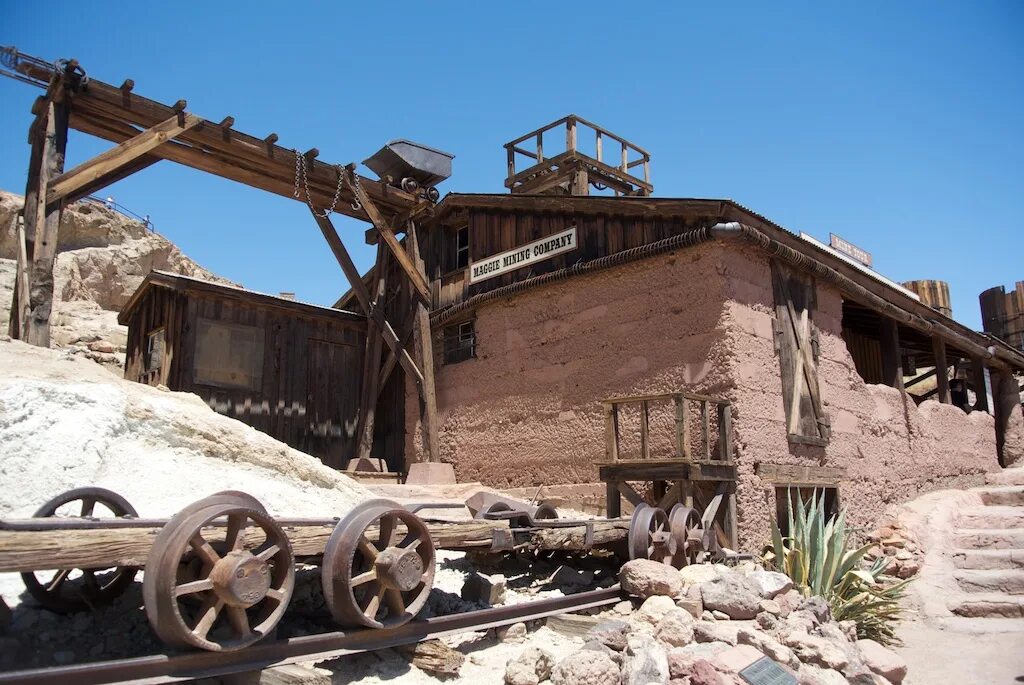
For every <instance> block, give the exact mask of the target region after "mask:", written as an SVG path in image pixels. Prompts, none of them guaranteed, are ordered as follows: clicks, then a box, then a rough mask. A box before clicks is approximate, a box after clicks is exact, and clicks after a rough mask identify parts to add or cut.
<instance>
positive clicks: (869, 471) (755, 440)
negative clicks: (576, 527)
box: [406, 243, 998, 551]
mask: <svg viewBox="0 0 1024 685" xmlns="http://www.w3.org/2000/svg"><path fill="white" fill-rule="evenodd" d="M817 300H818V301H817V304H818V309H817V311H816V312H815V314H814V322H815V324H816V325H817V326H818V327H819V329H820V341H821V360H820V364H819V380H820V385H821V391H822V395H823V400H824V403H825V407H826V411H827V412H828V413H829V414H830V416H831V419H832V430H833V434H832V440H831V444H829V445H828V446H827V447H825V448H817V447H811V446H792V447H791V446H790V445H789V442H788V440H787V438H786V432H785V409H784V407H783V402H782V381H781V377H780V370H779V363H778V360H777V357H776V356H775V352H774V348H773V341H772V323H771V320H772V319H771V317H772V313H773V310H774V296H773V294H772V290H771V274H770V269H769V265H768V260H767V258H766V257H765V256H764V255H763V253H760V252H758V251H756V250H754V249H753V248H749V247H746V246H743V245H742V244H739V243H732V244H727V243H712V244H707V245H703V246H700V247H698V248H695V249H690V250H684V251H681V252H678V253H675V254H671V255H665V256H660V257H655V258H652V259H648V260H643V261H639V262H634V263H632V264H627V265H623V266H621V267H617V268H614V269H609V270H605V271H601V272H598V273H594V274H589V275H586V276H582V277H575V278H572V279H569V280H567V281H562V282H559V283H556V284H552V285H549V286H546V287H540V288H535V289H531V290H527V291H525V292H524V293H522V294H520V295H518V296H516V297H514V298H510V299H505V300H498V301H496V302H493V303H489V304H487V305H485V306H482V307H481V308H479V309H478V310H477V319H476V332H477V350H478V358H477V359H473V360H469V361H466V362H462V363H458V364H452V365H447V366H441V365H440V364H438V365H437V366H436V387H437V399H438V408H439V418H440V424H441V425H440V441H441V451H442V454H441V458H442V460H443V461H447V462H451V463H452V464H454V466H455V471H456V475H457V477H458V479H459V480H460V481H481V482H484V483H486V484H488V485H492V486H495V487H505V488H512V487H528V486H538V485H541V484H547V485H557V484H574V483H575V484H588V483H593V482H594V481H596V480H597V469H596V468H595V467H594V466H593V462H595V461H600V460H603V459H604V453H605V446H604V418H603V413H602V409H601V405H600V401H601V400H603V399H605V398H608V397H611V396H615V395H628V394H639V393H659V392H671V391H676V390H680V389H682V390H687V391H690V392H698V393H703V394H708V395H713V396H726V397H728V398H729V399H730V400H731V401H732V402H733V417H734V418H733V426H734V430H735V445H736V451H737V460H738V468H739V474H740V483H739V492H738V498H739V524H740V537H741V541H742V542H743V544H742V546H743V547H744V548H745V549H746V550H748V551H758V550H759V548H760V547H761V545H762V544H763V543H764V542H766V541H767V540H768V534H769V521H770V517H771V516H773V515H774V512H775V493H774V486H773V485H771V484H768V483H764V482H762V481H761V480H760V479H759V478H758V477H757V476H756V475H755V474H754V465H755V463H757V462H768V463H776V464H799V465H808V466H818V465H822V466H837V467H845V468H846V469H847V473H848V479H847V481H846V482H845V483H843V484H842V485H841V487H840V498H841V501H842V504H844V505H848V506H849V507H850V517H851V520H852V522H853V523H854V524H855V525H864V526H868V525H870V524H871V523H873V521H874V519H875V518H877V516H878V515H879V514H881V513H882V511H883V509H884V508H885V507H886V506H887V505H888V504H890V503H893V502H899V501H904V500H907V499H910V498H912V497H915V496H916V495H918V494H919V493H921V492H925V491H929V490H935V489H939V488H947V487H961V486H968V485H974V484H977V483H980V482H982V480H983V474H984V473H985V472H988V471H994V470H996V469H997V468H998V463H997V460H996V447H995V431H994V424H993V420H992V418H991V416H989V415H988V414H985V413H974V414H971V415H967V414H964V413H963V412H962V411H960V410H959V409H957V408H955V407H952V406H949V405H941V404H939V403H937V402H931V401H929V402H925V403H924V404H922V405H921V407H920V408H919V407H916V406H914V403H913V401H911V400H909V399H907V400H906V403H904V401H903V398H902V396H901V395H900V393H899V392H898V391H896V390H894V389H892V388H888V387H884V386H875V385H871V386H869V385H866V384H865V383H864V381H863V380H862V379H861V378H860V376H859V375H858V374H857V372H856V370H855V368H854V364H853V360H852V359H851V357H850V355H849V353H848V352H847V349H846V345H845V343H844V342H843V340H842V338H841V329H842V326H841V317H842V298H841V296H840V294H839V293H838V291H836V290H834V289H833V288H831V287H830V286H829V285H827V284H825V283H819V284H818V294H817ZM438 347H439V346H438ZM407 399H408V402H409V405H408V410H407V412H406V416H407V417H408V420H409V430H408V431H407V433H406V435H407V441H408V442H407V454H409V455H419V454H421V452H422V451H421V449H420V433H419V429H418V416H419V410H418V407H417V404H416V403H417V400H416V396H415V392H414V389H413V388H411V387H410V392H408V393H407ZM670 422H671V417H667V416H659V417H656V418H654V419H652V427H651V432H652V436H654V435H665V436H668V435H670V431H668V430H664V431H662V430H660V429H662V428H668V427H669V425H670ZM654 449H655V451H656V452H658V451H659V450H670V449H671V445H670V444H668V442H667V440H666V441H664V442H663V443H661V444H659V443H657V442H656V443H655V444H654ZM417 458H418V457H417ZM592 489H593V488H592V486H587V487H586V488H584V489H583V491H586V492H587V493H588V494H589V493H591V491H592ZM581 492H582V491H581Z"/></svg>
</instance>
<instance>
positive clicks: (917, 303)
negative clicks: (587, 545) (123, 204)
mask: <svg viewBox="0 0 1024 685" xmlns="http://www.w3.org/2000/svg"><path fill="white" fill-rule="evenodd" d="M4 64H6V65H7V66H8V67H9V69H10V70H12V71H13V72H14V73H15V74H16V77H18V78H21V79H22V80H27V81H28V82H30V83H34V84H36V85H40V86H42V87H44V88H45V89H46V95H45V96H44V97H43V98H40V101H39V102H38V103H37V105H36V108H35V111H36V113H37V121H36V123H35V125H34V126H33V130H32V132H31V135H30V140H31V141H32V142H33V154H32V157H31V161H30V170H29V183H28V188H27V190H28V192H27V193H26V195H27V199H26V211H25V230H24V232H23V234H22V235H23V236H24V241H25V246H26V249H25V257H24V258H23V259H22V260H19V276H18V279H19V280H18V283H19V289H20V290H19V294H18V295H17V296H16V298H15V303H14V305H13V309H12V317H11V319H12V329H13V330H12V333H14V334H15V335H17V336H19V337H24V338H26V339H28V340H29V341H31V342H35V343H37V344H47V340H48V318H49V308H50V300H51V298H52V295H51V294H50V292H49V291H52V275H51V276H49V281H48V280H47V279H48V273H51V274H52V246H53V245H55V243H56V241H55V235H56V234H55V231H56V227H57V226H58V225H59V214H60V209H61V207H62V206H63V204H64V203H65V202H68V201H70V200H72V199H74V198H75V197H80V196H81V195H82V194H83V193H85V192H93V191H94V190H95V189H96V188H97V187H102V186H103V185H105V184H107V183H111V182H113V181H115V180H118V179H119V178H123V177H124V176H126V175H127V174H129V173H133V172H134V171H138V170H140V169H142V168H144V167H146V166H148V165H150V164H153V163H157V162H159V161H161V160H172V161H175V162H178V163H181V164H185V165H188V166H191V167H193V168H196V169H199V170H202V171H205V172H208V173H212V174H216V175H220V176H223V177H226V178H231V179H233V180H236V181H238V182H242V183H246V184H248V185H252V186H254V187H257V188H261V189H263V190H266V191H268V192H273V193H276V194H279V195H282V196H285V197H291V198H293V199H299V200H300V201H303V202H307V203H308V204H309V205H310V209H311V212H312V214H313V215H314V218H315V220H316V223H317V226H318V227H319V228H320V230H321V231H322V232H323V234H324V236H325V238H326V240H327V242H328V245H329V247H330V249H331V251H332V253H333V254H334V255H335V257H336V258H337V260H338V262H339V265H340V267H341V268H342V270H343V272H344V274H345V276H346V278H347V280H348V281H349V285H350V287H351V289H350V290H349V292H348V293H346V294H345V295H343V296H342V297H341V299H340V300H339V301H338V302H337V303H336V305H335V308H334V310H333V311H332V310H330V309H327V308H322V307H314V306H310V305H302V304H299V303H294V302H289V301H286V300H281V299H280V298H274V297H270V296H263V295H258V294H255V293H246V292H244V291H240V290H238V289H234V288H224V287H220V286H208V285H205V284H199V283H196V282H194V281H191V280H190V279H183V278H179V277H174V276H169V275H165V274H154V275H152V276H151V277H150V278H149V279H147V281H146V282H145V283H144V284H143V286H142V287H141V288H140V291H139V293H137V294H136V296H135V297H134V298H133V299H132V302H131V303H130V305H129V306H128V307H126V308H125V311H124V312H123V313H122V321H123V322H125V323H126V324H127V325H128V326H129V357H128V359H129V361H128V363H127V367H126V371H125V372H126V375H127V376H128V377H129V378H132V379H135V380H140V381H144V382H150V383H158V382H162V383H165V384H167V385H168V387H170V388H171V389H172V390H190V391H193V392H196V393H198V394H200V395H201V396H202V397H204V398H205V399H206V400H207V401H208V402H210V404H211V406H213V407H214V408H216V409H217V410H218V411H223V412H225V413H228V414H229V415H232V416H235V417H237V418H239V419H241V420H243V421H246V422H248V423H250V424H252V425H254V426H257V427H258V428H260V429H262V430H266V431H267V432H269V433H270V434H271V435H274V436H275V437H278V438H280V439H282V440H285V441H287V442H288V443H289V444H292V445H294V446H296V447H298V448H299V449H304V450H307V451H310V452H312V453H313V454H316V455H317V456H320V457H321V458H322V459H324V460H325V461H326V462H327V463H330V464H333V465H340V464H341V463H342V462H343V461H345V460H347V459H349V458H352V457H357V456H358V457H364V456H378V457H383V458H384V459H386V461H387V463H388V465H389V466H390V467H391V468H392V469H395V470H402V471H404V470H406V469H408V468H409V467H410V465H411V464H414V463H416V462H418V461H421V460H423V461H443V462H447V463H450V464H451V465H453V466H454V470H455V473H456V475H457V476H458V478H459V480H460V481H470V480H479V481H482V482H484V483H487V484H491V485H495V486H499V487H504V488H525V489H526V490H524V491H525V492H528V493H530V495H531V496H535V495H539V496H545V495H556V496H562V497H565V498H567V499H569V500H571V502H572V503H573V504H574V505H576V506H583V505H587V504H588V503H589V504H590V505H592V506H594V507H595V508H600V510H601V511H604V512H608V513H612V514H614V513H616V512H618V511H620V510H621V511H627V512H628V507H629V505H630V504H635V503H637V502H640V501H641V500H647V501H648V502H652V503H656V504H661V505H663V506H668V505H670V504H671V503H673V502H675V501H686V502H692V503H693V504H695V505H697V506H699V507H701V508H704V509H706V510H708V511H711V512H713V513H714V517H715V521H716V523H717V524H718V532H719V534H720V536H721V539H722V541H723V542H725V543H727V544H730V545H731V546H733V547H737V546H738V547H740V548H742V549H745V550H748V551H756V550H757V549H758V548H759V547H760V545H761V544H763V543H764V541H765V540H766V539H767V534H768V522H769V520H770V518H771V517H772V516H775V515H776V514H777V512H784V511H785V508H786V507H787V506H788V503H789V501H790V499H791V497H795V496H797V495H798V494H799V493H805V492H807V491H808V489H810V488H824V489H825V491H826V497H827V501H828V503H829V506H831V507H838V506H841V505H848V506H849V508H850V516H851V518H852V520H853V522H854V523H855V524H858V525H868V524H870V523H872V522H873V521H874V520H875V519H876V518H877V516H878V515H879V514H880V513H881V511H882V510H883V509H884V508H885V506H887V505H888V504H890V503H895V502H899V501H903V500H906V499H909V498H912V497H914V496H916V495H917V494H919V493H920V492H923V491H926V490H932V489H938V488H944V487H959V486H966V485H973V484H976V483H979V482H981V481H982V480H983V478H984V474H985V473H987V472H990V471H994V470H997V469H998V468H999V467H1000V463H1003V464H1008V463H1011V462H1013V461H1015V460H1016V459H1019V458H1024V454H1022V453H1024V415H1022V413H1021V407H1020V398H1019V386H1018V383H1017V381H1016V379H1015V378H1014V373H1016V372H1020V371H1022V370H1024V353H1022V352H1021V350H1019V349H1014V348H1013V347H1011V346H1010V345H1007V344H1006V343H1004V342H1003V341H1001V340H999V339H998V338H997V337H995V336H991V335H987V334H982V333H977V332H975V331H972V330H970V329H968V328H966V327H964V326H963V325H961V324H959V323H957V322H956V321H955V320H953V319H952V318H950V317H949V316H948V315H947V314H945V313H943V312H942V311H939V310H937V309H934V308H932V307H930V306H928V305H927V304H926V303H924V302H922V301H921V299H920V297H919V296H918V295H917V294H915V293H914V292H912V291H910V290H908V289H906V288H904V287H902V286H900V285H898V284H897V283H894V282H892V281H890V280H888V279H886V278H884V277H883V276H881V275H879V274H878V273H877V272H875V271H873V270H872V269H870V268H869V267H868V266H866V265H865V259H864V254H863V252H862V251H860V250H859V249H857V248H856V247H855V246H852V245H850V244H849V243H846V241H842V242H836V241H833V242H832V244H831V245H829V244H824V243H819V242H818V241H816V240H814V239H813V238H810V237H809V236H805V235H802V234H801V235H798V234H794V233H792V232H790V231H788V230H786V229H785V228H783V227H781V226H779V225H777V224H775V223H773V222H771V221H770V220H769V219H767V218H765V217H763V216H761V215H759V214H757V213H755V212H753V211H751V210H750V209H747V208H745V207H743V206H742V205H740V204H738V203H736V202H733V201H731V200H722V199H692V198H657V197H653V196H652V193H653V185H652V183H651V177H650V161H651V160H650V155H649V154H648V153H647V152H646V151H645V150H643V149H642V148H640V147H638V146H637V145H635V144H633V143H631V142H629V141H627V140H625V139H624V138H621V137H619V136H617V135H614V134H613V133H611V132H609V131H607V130H605V129H602V128H601V127H599V126H596V125H594V124H591V123H589V122H587V121H585V120H583V119H580V118H579V117H576V116H568V117H566V118H564V119H561V120H559V121H556V122H554V123H552V124H550V125H548V126H545V127H543V128H541V129H538V130H536V131H533V132H531V133H529V134H527V135H525V136H521V137H520V138H517V139H516V140H513V141H511V142H509V143H508V144H507V145H506V146H505V147H506V156H507V172H508V174H507V179H506V183H505V185H506V187H507V188H508V190H509V191H510V192H509V193H507V194H493V195H484V194H460V193H453V194H449V195H447V196H446V197H445V198H444V199H443V200H441V201H440V202H437V199H438V194H437V191H436V190H435V188H434V185H436V184H437V183H438V182H440V181H441V180H443V179H444V178H446V177H447V174H448V172H449V171H450V161H451V156H450V155H445V154H444V153H440V152H439V151H436V150H432V149H430V148H426V147H424V146H418V145H416V144H413V143H409V142H408V141H395V142H393V143H392V144H389V145H388V146H385V148H384V149H382V150H381V151H380V152H378V153H377V154H375V155H374V156H373V157H371V158H370V160H367V166H369V167H370V168H371V170H373V171H374V172H375V173H377V175H378V177H379V179H380V180H376V181H375V180H372V179H371V178H368V177H363V176H359V175H357V174H356V173H355V171H354V169H355V167H354V165H350V166H347V167H341V166H333V165H329V164H325V163H323V162H321V161H320V160H318V159H317V156H318V153H317V151H316V150H315V149H314V150H309V151H307V152H305V153H299V152H296V151H294V150H288V149H286V148H282V147H280V146H278V145H277V144H276V142H277V139H278V137H277V135H276V134H271V135H269V136H267V137H265V138H260V137H256V136H250V135H247V134H244V133H241V132H239V131H237V130H235V129H234V128H233V119H232V118H231V117H225V118H224V119H223V120H221V121H219V122H215V121H210V120H205V119H201V118H199V117H196V116H194V115H192V114H189V113H187V112H186V111H185V102H184V101H180V102H178V103H175V104H174V105H163V104H160V103H157V102H154V101H151V100H147V99H145V98H142V97H140V96H138V95H136V94H135V93H134V92H133V87H134V84H133V83H132V82H131V81H130V80H129V81H125V82H124V83H123V84H122V85H121V86H120V87H117V86H112V85H108V84H104V83H102V82H99V81H97V80H96V79H95V78H93V79H91V80H89V81H88V82H87V83H86V82H84V79H82V78H81V76H80V74H79V73H78V71H77V69H78V67H77V64H75V63H59V64H58V65H57V66H53V65H52V64H50V63H49V62H45V61H42V60H36V59H35V58H30V57H28V56H25V55H22V54H20V53H11V52H7V53H5V60H4ZM68 126H70V127H71V128H76V129H78V130H82V131H85V132H87V133H90V134H93V135H98V136H100V137H104V138H107V139H109V140H112V141H114V142H115V143H119V144H120V145H118V147H117V148H115V149H114V150H112V151H111V152H109V153H105V155H101V156H100V157H99V158H96V159H94V160H90V162H86V163H85V164H83V165H80V167H77V168H76V169H72V170H71V171H67V172H65V171H64V170H63V166H62V165H63V147H62V145H63V144H65V143H66V131H67V127H68ZM58 153H59V154H58ZM524 162H525V167H524V166H523V163H524ZM297 176H299V178H297ZM302 179H305V180H306V181H308V185H309V188H310V190H309V192H308V193H301V194H300V196H299V197H298V198H295V197H294V188H296V187H299V182H300V181H301V180H302ZM332 210H333V211H337V212H341V213H345V214H348V215H349V216H353V217H356V218H358V219H361V220H364V221H367V222H369V223H370V224H372V228H371V229H370V230H369V231H367V233H366V239H367V241H368V242H370V243H371V244H376V245H377V260H376V263H375V265H374V267H373V268H372V269H370V270H369V271H368V272H367V273H365V274H359V273H358V272H357V271H356V270H355V267H354V265H353V264H352V260H351V259H350V258H349V255H348V251H347V249H346V247H345V245H344V242H343V241H342V239H341V237H340V236H339V235H338V234H337V232H336V231H335V230H334V227H333V225H332V224H331V221H330V218H329V214H330V211H332ZM398 236H402V237H401V238H399V237H398ZM48 269H49V271H48ZM936 275H938V274H936ZM48 288H49V291H48ZM24 293H28V294H29V297H27V298H26V297H25V296H24ZM911 360H912V363H911ZM917 369H932V372H931V373H930V374H928V375H930V376H934V383H935V392H934V395H933V397H934V399H926V400H923V401H922V398H920V397H915V396H913V395H911V394H910V393H908V392H907V388H908V387H913V386H914V385H915V384H917V383H919V382H921V378H920V377H921V376H922V375H925V374H926V373H927V372H918V371H917ZM964 369H969V370H970V371H969V377H968V378H966V379H963V380H966V388H967V393H966V400H965V399H964V398H963V397H961V398H960V399H959V400H958V404H954V393H953V389H952V388H951V379H957V380H960V376H962V375H963V370H964ZM918 401H920V404H918ZM539 486H543V488H541V492H540V493H538V488H539ZM787 493H788V494H787Z"/></svg>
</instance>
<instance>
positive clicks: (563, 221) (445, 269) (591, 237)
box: [423, 208, 716, 309]
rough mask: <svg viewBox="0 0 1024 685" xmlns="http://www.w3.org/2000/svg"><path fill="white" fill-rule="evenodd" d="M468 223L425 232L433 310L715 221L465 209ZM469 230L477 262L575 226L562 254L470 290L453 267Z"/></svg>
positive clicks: (464, 274) (466, 277)
mask: <svg viewBox="0 0 1024 685" xmlns="http://www.w3.org/2000/svg"><path fill="white" fill-rule="evenodd" d="M466 216H467V218H466V219H465V220H462V221H459V222H451V224H450V225H444V226H434V227H432V229H431V230H429V231H425V232H424V233H425V235H426V239H425V240H424V241H423V242H424V247H423V256H424V261H425V262H426V269H427V277H428V279H429V280H430V281H431V288H432V295H433V306H434V308H435V309H436V308H439V307H446V306H448V305H451V304H456V303H458V302H461V301H462V300H464V299H467V298H469V297H472V296H473V295H476V294H478V293H484V292H488V291H490V290H494V289H495V288H500V287H502V286H506V285H510V284H512V283H516V282H518V281H521V280H525V279H527V278H530V277H532V276H539V275H541V274H545V273H549V272H551V271H556V270H558V269H563V268H565V267H569V266H572V265H573V264H575V263H577V262H580V261H590V260H593V259H597V258H599V257H604V256H607V255H611V254H615V253H616V252H622V251H623V250H628V249H631V248H634V247H640V246H641V245H646V244H648V243H652V242H655V241H658V240H662V239H664V238H669V237H672V236H674V235H678V234H680V233H683V232H686V231H690V230H694V229H696V228H700V227H701V226H706V225H709V223H714V222H715V221H716V219H715V218H714V217H711V216H708V217H686V218H683V217H664V216H650V217H641V216H616V215H605V214H593V213H580V212H551V211H528V210H523V209H518V210H508V211H498V210H489V209H476V208H474V209H470V210H468V211H467V213H466ZM467 225H468V227H469V259H470V262H474V261H479V260H482V259H485V258H487V257H490V256H492V255H495V254H498V253H500V252H504V251H506V250H511V249H513V248H515V247H518V246H520V245H524V244H526V243H530V242H532V241H534V240H539V239H541V238H544V237H546V236H550V235H553V234H555V233H558V232H559V231H562V230H565V229H567V228H569V227H571V226H576V231H577V241H578V243H579V245H578V247H577V248H576V249H574V250H570V251H568V252H566V253H563V254H561V255H557V256H555V257H551V258H549V259H545V260H543V261H538V262H534V263H533V264H531V265H529V266H525V267H523V268H521V269H517V270H515V271H511V272H508V273H505V274H502V275H500V276H495V277H494V278H490V279H488V280H485V281H482V282H480V283H475V284H473V285H470V283H469V269H468V268H464V269H457V268H456V267H455V261H454V259H455V248H454V245H455V236H456V232H457V231H458V229H459V228H460V227H462V226H467Z"/></svg>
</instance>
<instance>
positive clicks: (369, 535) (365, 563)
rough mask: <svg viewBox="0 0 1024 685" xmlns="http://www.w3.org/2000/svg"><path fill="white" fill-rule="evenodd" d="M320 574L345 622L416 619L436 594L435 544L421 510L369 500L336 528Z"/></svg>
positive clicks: (380, 624)
mask: <svg viewBox="0 0 1024 685" xmlns="http://www.w3.org/2000/svg"><path fill="white" fill-rule="evenodd" d="M320 572H321V580H322V582H323V589H324V598H325V599H326V600H327V606H328V607H330V609H331V615H332V616H334V620H335V621H337V622H338V623H339V624H340V625H342V626H343V627H346V628H355V627H365V628H393V627H395V626H399V625H402V624H403V623H406V622H408V621H409V620H410V619H412V618H413V617H414V616H415V615H416V614H417V613H418V612H419V610H420V609H421V608H423V605H424V604H425V603H426V601H427V597H428V596H429V595H430V589H431V588H432V587H433V585H434V543H433V541H432V540H431V539H430V531H429V530H428V529H427V526H426V524H425V523H423V521H422V520H420V519H419V517H417V516H416V515H415V514H413V513H411V512H409V511H407V510H405V509H404V508H402V507H401V506H400V505H398V504H397V503H395V502H392V501H390V500H386V499H373V500H369V501H366V502H363V503H361V504H360V505H358V506H357V507H356V508H355V509H353V510H352V511H351V512H349V514H348V515H347V516H346V517H345V518H343V519H342V520H341V521H339V522H338V524H337V525H336V526H335V527H334V532H333V533H332V534H331V539H330V540H328V541H327V548H326V549H325V550H324V558H323V567H322V568H321V571H320Z"/></svg>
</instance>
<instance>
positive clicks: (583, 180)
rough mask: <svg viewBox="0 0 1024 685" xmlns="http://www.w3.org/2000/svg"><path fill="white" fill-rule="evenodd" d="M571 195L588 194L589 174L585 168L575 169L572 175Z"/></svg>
mask: <svg viewBox="0 0 1024 685" xmlns="http://www.w3.org/2000/svg"><path fill="white" fill-rule="evenodd" d="M571 194H572V195H576V196H584V195H590V175H589V174H588V173H587V170H586V169H585V168H580V169H577V170H576V173H575V174H573V177H572V192H571Z"/></svg>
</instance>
